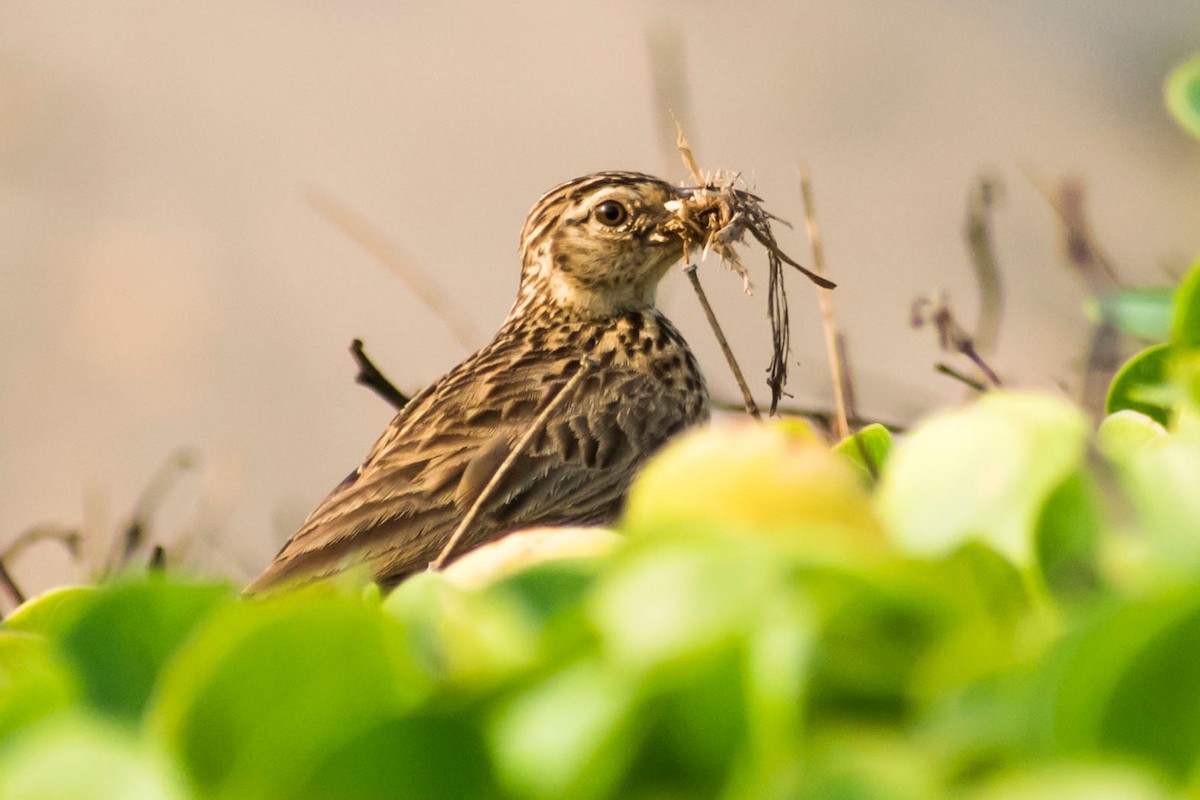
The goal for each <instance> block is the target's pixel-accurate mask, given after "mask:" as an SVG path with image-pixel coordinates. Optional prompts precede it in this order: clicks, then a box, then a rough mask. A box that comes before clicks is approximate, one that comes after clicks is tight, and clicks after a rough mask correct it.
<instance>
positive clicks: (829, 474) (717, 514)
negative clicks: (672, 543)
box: [621, 420, 887, 563]
mask: <svg viewBox="0 0 1200 800" xmlns="http://www.w3.org/2000/svg"><path fill="white" fill-rule="evenodd" d="M621 527H622V529H623V530H624V531H625V532H627V533H629V534H631V538H632V537H636V536H639V535H645V534H650V535H656V534H657V535H696V534H700V533H705V534H712V535H721V536H731V537H739V538H754V539H760V540H768V541H771V542H775V543H779V544H784V545H787V546H788V547H791V548H793V550H794V551H795V552H796V553H797V554H798V555H803V556H806V557H807V558H808V559H809V560H811V561H813V562H817V563H823V562H835V563H841V562H846V561H851V562H853V561H860V560H872V559H875V558H878V557H879V555H880V554H881V553H882V552H884V551H885V550H886V549H887V542H886V541H885V539H884V537H883V535H882V532H881V530H880V526H879V523H878V520H877V519H875V516H874V514H873V513H872V510H871V507H870V502H869V498H868V495H867V492H866V490H865V488H864V487H863V485H862V481H861V480H860V479H859V476H858V475H857V474H856V472H855V469H854V467H852V466H851V465H849V464H848V463H846V459H844V458H842V457H840V456H838V455H836V454H835V453H832V452H830V450H829V449H828V448H827V447H825V446H824V445H823V444H821V443H820V442H819V441H818V440H817V439H816V437H815V434H813V433H812V430H811V428H810V427H809V426H808V425H807V424H806V423H802V422H799V421H796V420H773V421H770V422H767V423H754V422H741V423H733V424H729V425H720V426H711V427H707V428H703V429H698V430H694V431H691V432H689V433H687V434H686V435H684V436H681V437H679V438H678V439H676V440H674V441H673V442H671V444H669V445H668V446H667V447H666V448H664V449H663V450H662V451H661V452H660V453H658V454H657V455H656V456H655V457H654V458H653V459H651V461H650V463H648V464H647V465H646V467H645V468H644V469H642V470H641V472H640V473H639V474H638V477H637V479H636V480H635V481H634V484H633V486H632V488H631V490H630V494H629V500H628V503H627V505H626V507H625V516H624V518H623V519H622V523H621Z"/></svg>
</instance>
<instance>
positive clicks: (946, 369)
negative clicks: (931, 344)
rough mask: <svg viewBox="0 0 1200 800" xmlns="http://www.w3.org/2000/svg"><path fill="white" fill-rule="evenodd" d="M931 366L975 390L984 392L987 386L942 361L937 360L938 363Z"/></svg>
mask: <svg viewBox="0 0 1200 800" xmlns="http://www.w3.org/2000/svg"><path fill="white" fill-rule="evenodd" d="M933 368H934V369H935V370H937V371H938V372H940V373H942V374H943V375H948V376H949V377H951V378H954V380H956V381H958V382H960V383H963V384H966V385H967V386H969V387H970V388H972V389H974V390H975V391H977V392H986V391H987V389H988V387H987V386H985V385H984V384H982V383H980V382H979V381H977V380H975V379H974V378H972V377H971V376H969V375H964V374H963V373H961V372H959V371H958V370H956V369H955V368H954V367H952V366H950V365H949V364H947V363H945V362H943V361H939V362H938V363H936V364H934V365H933Z"/></svg>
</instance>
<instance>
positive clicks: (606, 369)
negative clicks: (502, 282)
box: [248, 172, 709, 592]
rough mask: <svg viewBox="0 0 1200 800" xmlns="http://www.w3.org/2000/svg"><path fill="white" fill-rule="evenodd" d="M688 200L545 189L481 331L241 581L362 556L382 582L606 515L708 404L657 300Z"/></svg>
mask: <svg viewBox="0 0 1200 800" xmlns="http://www.w3.org/2000/svg"><path fill="white" fill-rule="evenodd" d="M688 193H689V190H687V189H677V188H675V187H672V186H671V185H670V184H668V183H666V182H664V181H662V180H659V179H657V178H654V177H651V176H649V175H642V174H640V173H635V172H601V173H596V174H593V175H587V176H584V177H582V178H577V179H575V180H573V181H568V182H567V183H564V184H562V185H560V186H557V187H555V188H554V189H551V190H550V191H549V192H547V193H546V194H545V195H543V196H542V198H541V199H540V200H539V201H538V202H537V204H536V205H534V207H533V210H532V211H531V212H530V213H529V217H528V219H527V220H526V222H525V227H524V229H523V230H522V232H521V246H520V251H521V280H520V287H519V289H518V292H517V299H516V302H515V303H514V304H513V307H512V310H511V311H510V312H509V314H508V318H507V319H506V320H505V321H504V324H503V325H502V326H501V328H500V330H499V331H498V332H497V333H496V336H495V338H494V339H493V340H492V342H491V343H490V344H488V345H486V346H485V347H483V348H482V349H481V350H479V351H478V352H476V353H475V354H473V355H472V356H470V357H469V358H467V359H466V360H465V361H463V362H462V363H461V364H459V365H458V366H457V367H455V368H454V369H453V370H451V371H450V372H449V373H447V374H446V375H444V376H443V377H442V378H440V379H439V380H437V381H435V382H434V383H433V384H432V385H431V386H429V387H427V388H426V389H424V390H423V391H421V392H420V393H419V394H417V395H416V396H415V397H414V398H413V399H412V401H411V402H409V404H408V405H407V406H405V407H404V408H403V409H402V410H401V411H400V413H399V414H397V415H396V417H395V419H393V420H392V423H391V425H389V426H388V429H387V430H386V431H385V432H384V434H383V436H382V437H381V438H380V439H379V441H378V442H376V443H375V446H374V448H372V450H371V452H370V454H369V455H368V456H367V459H366V461H364V462H363V464H362V466H360V467H359V468H358V469H357V470H355V471H354V472H353V473H351V475H350V476H349V477H348V478H346V480H345V481H343V482H342V483H341V485H339V486H338V487H337V488H336V489H334V490H333V492H332V493H331V494H330V495H329V496H328V497H327V498H325V500H324V501H323V502H322V503H321V504H320V505H319V506H317V508H316V510H315V511H313V513H312V514H311V515H310V516H309V518H308V519H307V520H306V521H305V522H304V524H303V525H301V527H300V529H299V530H298V531H296V533H295V534H294V535H293V536H292V537H291V538H290V539H289V540H288V541H287V544H285V545H284V547H283V549H282V550H281V551H280V552H279V555H277V556H276V557H275V560H274V561H272V562H271V564H270V566H268V567H267V569H266V571H265V572H264V573H263V574H262V576H261V577H259V578H258V580H256V581H254V583H252V584H251V585H250V587H249V588H248V591H251V592H254V591H260V590H263V589H266V588H269V587H272V586H275V585H277V584H280V583H291V582H294V581H305V580H313V579H319V578H322V577H326V576H329V575H332V574H334V573H336V572H339V571H341V570H343V569H345V568H347V567H350V566H354V565H360V564H365V565H366V566H367V567H368V568H369V570H370V574H371V575H373V576H374V578H375V580H377V581H379V582H380V583H382V584H385V585H390V584H393V583H395V582H397V581H399V580H400V579H402V578H404V577H405V576H406V575H408V574H410V573H413V572H415V571H419V570H423V569H425V568H426V567H427V566H428V565H429V564H430V563H431V562H433V561H434V560H435V559H437V558H438V556H439V554H440V553H441V552H442V550H443V548H445V546H446V544H447V542H448V541H449V540H450V538H451V536H452V535H454V534H455V533H456V531H457V533H458V535H460V536H461V540H460V541H458V542H456V544H455V546H454V554H455V555H461V554H462V553H464V552H466V551H467V550H470V549H471V548H474V547H477V546H479V545H481V544H484V543H485V542H488V541H491V540H493V539H496V538H499V537H500V536H502V535H504V534H505V533H507V532H509V531H513V530H516V529H518V528H524V527H529V526H533V525H558V524H603V523H607V522H611V521H613V520H614V519H615V517H616V516H617V514H618V513H619V512H620V509H621V504H622V500H623V498H624V496H625V493H626V490H627V489H628V487H629V483H630V481H631V479H632V478H633V475H634V473H635V471H636V470H637V468H638V467H639V465H641V464H642V463H643V462H644V461H645V460H646V459H647V458H648V457H649V456H650V455H651V454H652V453H654V451H655V450H657V449H658V448H659V447H661V446H662V445H663V443H665V442H666V441H667V440H668V439H670V438H671V437H672V436H674V435H675V434H677V433H679V432H680V431H681V430H683V429H684V428H686V427H688V426H689V425H693V424H695V423H697V422H701V421H703V420H705V419H707V417H708V413H709V412H708V408H709V403H708V390H707V388H706V387H705V384H704V379H703V377H702V376H701V374H700V369H699V367H698V366H697V364H696V360H695V359H694V358H693V357H692V354H691V352H690V351H689V350H688V346H687V343H686V342H685V341H684V340H683V337H682V336H681V335H680V334H679V331H677V330H676V329H675V327H674V326H673V325H672V324H671V323H670V322H669V321H668V320H667V319H666V317H664V316H663V315H662V314H661V313H660V312H659V311H658V309H656V308H655V305H654V299H655V290H656V288H657V286H658V283H659V281H660V280H661V279H662V278H663V276H664V275H665V274H666V273H667V270H668V269H670V267H671V266H672V265H673V264H675V263H676V262H678V261H679V260H680V259H681V258H683V257H684V255H685V250H686V247H687V245H686V244H685V242H684V240H683V238H681V236H680V234H679V233H678V231H677V227H678V226H677V225H674V224H673V223H672V222H671V220H672V215H671V210H670V207H671V206H674V207H678V202H675V201H678V200H679V199H681V198H683V197H686V196H688ZM580 373H582V374H580ZM568 390H569V391H568ZM565 392H566V393H569V395H570V396H569V397H566V396H565ZM468 516H469V517H470V518H469V519H468V520H467V522H469V524H467V525H466V527H465V528H464V529H463V530H461V531H458V529H459V528H460V526H461V525H463V524H464V523H463V521H464V517H468Z"/></svg>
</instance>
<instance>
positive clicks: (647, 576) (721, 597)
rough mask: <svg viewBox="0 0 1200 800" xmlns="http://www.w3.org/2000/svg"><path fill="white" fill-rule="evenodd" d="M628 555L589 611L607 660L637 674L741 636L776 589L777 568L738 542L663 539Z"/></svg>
mask: <svg viewBox="0 0 1200 800" xmlns="http://www.w3.org/2000/svg"><path fill="white" fill-rule="evenodd" d="M623 556H624V557H623V558H619V559H618V560H617V562H616V563H615V564H614V568H613V569H612V570H611V571H610V572H609V574H608V575H605V576H602V578H601V580H600V583H599V584H598V586H597V588H596V591H595V593H594V594H593V595H592V597H591V598H590V601H589V604H588V612H589V618H590V619H591V621H592V623H593V624H594V625H595V627H596V629H597V630H598V631H599V632H600V636H601V640H602V646H603V648H604V651H605V653H606V655H607V657H608V659H609V660H610V661H611V662H612V663H614V664H617V665H619V666H621V667H624V668H629V669H631V670H634V671H639V672H640V671H653V670H655V669H658V668H660V667H662V666H664V665H665V666H670V665H671V664H672V663H674V662H678V661H681V660H685V659H687V658H688V657H690V656H692V655H694V654H696V653H700V652H704V651H707V650H710V649H713V648H715V647H717V646H719V645H721V644H722V643H724V642H728V641H731V640H733V639H736V638H737V637H739V636H741V635H742V634H743V633H744V632H745V631H747V630H748V628H749V626H750V624H751V623H752V622H753V620H754V614H755V613H756V610H757V609H758V608H759V607H760V606H761V604H762V603H763V602H764V600H765V599H766V597H767V596H768V595H769V593H771V592H772V591H773V590H774V589H775V587H778V577H777V576H778V570H779V567H778V566H777V565H772V563H771V562H770V561H769V560H767V558H766V557H764V556H763V555H762V554H761V552H760V551H757V550H755V549H753V548H748V547H746V546H745V545H744V544H741V543H736V542H727V541H724V540H717V541H709V542H700V541H697V540H690V541H689V540H686V539H681V540H670V541H666V540H659V541H654V542H651V543H648V544H643V545H642V546H641V547H631V548H629V549H628V550H627V551H626V552H625V553H624V554H623ZM714 587H720V589H719V591H715V590H714Z"/></svg>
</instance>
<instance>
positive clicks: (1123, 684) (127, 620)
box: [0, 58, 1200, 800]
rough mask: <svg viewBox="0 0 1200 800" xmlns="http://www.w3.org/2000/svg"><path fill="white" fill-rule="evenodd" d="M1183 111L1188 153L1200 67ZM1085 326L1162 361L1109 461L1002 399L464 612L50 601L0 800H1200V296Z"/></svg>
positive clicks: (436, 606)
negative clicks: (1126, 340) (1134, 340)
mask: <svg viewBox="0 0 1200 800" xmlns="http://www.w3.org/2000/svg"><path fill="white" fill-rule="evenodd" d="M1166 94H1167V102H1168V107H1169V108H1170V110H1171V112H1172V113H1173V114H1174V115H1175V116H1176V118H1177V119H1178V120H1179V122H1180V124H1181V125H1182V126H1183V127H1184V128H1185V129H1187V130H1189V131H1191V132H1192V133H1194V134H1196V135H1197V136H1200V58H1197V59H1193V60H1192V61H1190V62H1187V63H1186V64H1184V65H1183V66H1181V67H1180V68H1179V69H1178V70H1176V71H1175V72H1174V73H1173V74H1172V75H1171V77H1170V78H1169V79H1168V82H1167V87H1166ZM1101 302H1103V303H1105V304H1107V305H1106V311H1105V313H1106V314H1107V315H1108V317H1107V318H1109V319H1111V320H1113V321H1114V322H1115V323H1116V324H1117V326H1118V327H1120V328H1122V329H1123V330H1125V331H1126V332H1127V333H1130V334H1132V335H1134V336H1137V337H1141V338H1144V339H1149V340H1151V341H1154V340H1161V341H1160V343H1158V344H1154V345H1153V346H1151V347H1149V348H1148V349H1147V350H1145V351H1143V352H1142V353H1139V354H1138V355H1136V356H1135V357H1134V358H1132V359H1131V360H1130V361H1129V362H1128V363H1127V364H1126V365H1125V367H1124V368H1123V369H1122V370H1121V371H1120V372H1119V373H1118V375H1117V376H1116V379H1115V380H1114V381H1113V383H1112V386H1111V389H1110V391H1109V395H1108V407H1107V411H1108V416H1107V418H1105V419H1104V420H1103V421H1102V422H1101V424H1100V425H1099V426H1098V429H1096V430H1092V426H1091V425H1090V424H1089V422H1088V421H1087V419H1086V418H1085V416H1084V415H1083V414H1082V412H1080V411H1079V410H1078V409H1077V408H1075V407H1074V406H1073V405H1072V404H1070V403H1069V402H1067V401H1065V400H1063V399H1061V398H1058V397H1054V396H1050V395H1040V394H1033V393H1020V392H995V393H991V394H988V395H986V396H984V397H983V398H981V399H980V400H978V401H977V402H975V403H973V404H971V405H968V406H966V407H964V408H960V409H957V410H953V411H949V412H945V413H942V414H939V415H936V416H933V417H930V418H929V419H927V420H925V421H924V422H922V423H921V424H920V425H918V426H917V427H916V428H915V429H914V430H913V431H911V432H910V433H909V434H908V435H907V436H906V437H904V439H903V440H902V441H896V442H894V441H893V439H892V436H891V434H890V433H889V432H888V431H887V430H886V429H885V428H883V427H881V426H877V425H876V426H870V427H868V428H866V429H864V430H863V431H861V432H860V433H859V434H857V435H856V436H855V437H853V438H852V439H848V440H846V441H844V442H840V443H838V444H837V445H835V446H834V447H833V448H828V447H825V446H824V445H823V444H821V443H820V442H819V441H818V440H817V438H816V437H815V436H814V435H813V434H812V432H811V431H810V430H808V429H807V427H805V426H804V425H801V424H798V423H795V422H774V423H770V424H767V425H752V424H743V425H727V426H717V427H713V428H711V429H708V430H706V431H702V432H697V433H693V434H691V435H689V436H687V437H684V438H683V439H681V440H680V441H678V442H677V443H674V444H673V445H672V446H670V447H669V448H667V450H666V451H665V452H664V453H663V454H661V455H660V456H659V457H658V458H657V459H656V460H655V461H654V462H652V463H651V464H650V465H649V466H648V468H647V469H646V470H645V471H644V472H643V474H642V475H641V476H640V478H639V480H638V482H637V484H636V485H635V487H634V490H633V492H632V493H631V497H630V502H629V507H628V510H627V514H626V517H625V519H624V520H623V522H622V526H621V527H622V530H623V532H624V533H625V534H627V536H626V540H625V543H624V544H623V545H622V546H621V547H619V548H617V549H616V551H615V552H612V553H610V554H607V555H604V556H595V557H591V558H587V559H575V560H558V561H548V562H545V563H534V564H533V565H532V566H526V567H525V568H523V569H521V570H519V571H518V572H516V573H515V574H505V575H504V577H499V578H497V579H495V580H494V581H492V582H491V583H490V584H487V585H484V586H483V587H482V588H479V587H473V588H464V587H463V586H462V585H460V584H459V583H456V582H455V581H454V580H453V579H452V578H451V577H447V575H445V574H436V573H430V574H424V575H418V576H416V577H415V578H413V579H411V580H409V581H407V582H405V583H404V584H402V585H401V586H400V587H399V588H398V589H397V590H396V591H395V592H393V593H392V594H391V595H389V596H387V597H386V598H380V596H379V593H378V592H377V591H362V590H361V589H360V588H352V587H348V586H346V585H327V586H321V587H314V588H310V589H307V590H303V591H299V592H294V593H292V594H288V595H283V596H276V597H268V598H255V599H251V600H245V599H242V598H240V597H238V594H237V591H236V589H235V588H234V587H231V586H227V585H222V584H213V583H204V582H198V581H195V580H190V579H188V578H186V577H184V576H170V575H167V576H163V575H151V576H148V577H131V578H126V579H124V580H122V581H118V582H115V583H113V584H111V585H106V586H100V587H74V588H68V589H61V590H56V591H53V592H50V593H48V594H46V595H43V596H42V597H40V598H36V599H34V600H32V601H30V602H28V603H26V604H25V605H24V606H22V607H21V608H19V609H17V611H15V612H14V613H13V614H11V615H10V616H9V618H8V619H7V620H5V622H4V624H3V627H0V798H3V800H72V799H73V798H78V799H79V800H91V798H97V799H99V798H122V799H123V800H124V799H130V800H187V799H188V798H197V799H206V798H229V799H230V800H233V799H238V800H241V799H242V798H253V799H255V800H257V799H258V798H263V799H264V800H267V799H270V798H279V799H280V800H283V799H284V798H306V799H313V798H315V799H317V800H321V799H322V798H330V799H331V800H332V798H363V799H368V800H369V799H370V798H380V799H382V798H398V797H403V798H409V797H411V798H457V797H462V798H531V799H532V798H572V800H589V799H590V798H595V799H597V800H598V799H599V798H632V799H633V800H637V799H638V798H646V799H647V800H649V799H650V798H654V799H655V800H668V799H670V798H681V799H682V798H704V797H712V798H730V799H731V800H737V799H740V798H746V799H747V800H749V799H750V798H754V800H760V799H763V798H766V799H767V800H770V798H793V797H805V798H819V799H821V800H859V799H861V800H870V799H871V798H880V799H881V800H882V799H883V798H888V800H892V799H893V798H899V799H900V800H905V799H906V798H912V800H927V799H929V798H966V799H967V800H1008V798H1013V799H1014V800H1015V799H1016V798H1035V799H1036V798H1054V799H1055V800H1059V799H1060V798H1066V799H1067V800H1072V799H1073V798H1079V799H1080V800H1083V799H1084V798H1088V799H1089V800H1090V798H1094V797H1101V796H1102V797H1105V798H1111V799H1112V800H1157V799H1159V798H1170V797H1189V798H1200V669H1197V662H1198V657H1200V263H1198V264H1197V265H1196V266H1195V267H1193V269H1192V270H1191V272H1190V273H1189V274H1188V275H1187V276H1186V278H1185V279H1184V281H1183V282H1182V283H1181V285H1180V286H1179V287H1178V288H1177V289H1173V290H1161V289H1160V290H1133V291H1128V292H1121V293H1120V294H1118V295H1115V296H1113V297H1109V298H1104V299H1103V300H1102V301H1101ZM1092 313H1094V314H1099V306H1097V307H1096V308H1093V309H1092Z"/></svg>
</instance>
